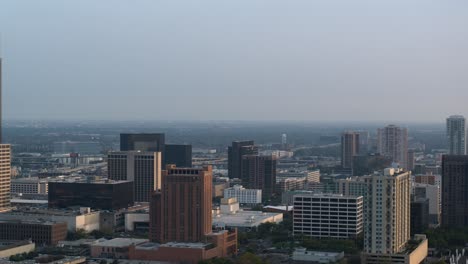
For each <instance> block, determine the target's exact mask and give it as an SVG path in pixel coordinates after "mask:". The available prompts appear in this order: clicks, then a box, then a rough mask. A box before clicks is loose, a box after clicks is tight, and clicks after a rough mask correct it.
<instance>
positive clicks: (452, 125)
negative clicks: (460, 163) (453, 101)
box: [447, 115, 466, 155]
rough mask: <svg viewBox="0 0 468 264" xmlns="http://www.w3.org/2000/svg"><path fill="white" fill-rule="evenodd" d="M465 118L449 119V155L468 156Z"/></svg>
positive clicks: (456, 116)
mask: <svg viewBox="0 0 468 264" xmlns="http://www.w3.org/2000/svg"><path fill="white" fill-rule="evenodd" d="M465 122H466V120H465V117H463V116H461V115H453V116H450V117H448V118H447V143H448V154H449V155H465V154H466V127H465Z"/></svg>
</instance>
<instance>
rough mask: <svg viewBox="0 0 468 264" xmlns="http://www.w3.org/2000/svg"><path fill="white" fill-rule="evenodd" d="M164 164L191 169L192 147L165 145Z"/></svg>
mask: <svg viewBox="0 0 468 264" xmlns="http://www.w3.org/2000/svg"><path fill="white" fill-rule="evenodd" d="M165 154H166V157H165V159H166V164H175V165H176V166H177V167H179V168H190V167H192V145H176V144H166V153H165Z"/></svg>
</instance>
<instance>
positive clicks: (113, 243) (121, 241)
mask: <svg viewBox="0 0 468 264" xmlns="http://www.w3.org/2000/svg"><path fill="white" fill-rule="evenodd" d="M146 242H148V239H137V238H114V239H111V240H106V241H101V242H98V243H96V244H94V245H95V246H101V247H128V246H130V245H140V244H143V243H146Z"/></svg>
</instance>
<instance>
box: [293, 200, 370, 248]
mask: <svg viewBox="0 0 468 264" xmlns="http://www.w3.org/2000/svg"><path fill="white" fill-rule="evenodd" d="M363 203H364V200H363V197H362V196H344V195H336V194H298V195H295V196H294V213H293V226H294V228H293V231H294V235H305V236H310V237H316V238H335V239H346V238H356V237H357V236H358V235H359V234H361V233H362V231H363V206H364V204H363Z"/></svg>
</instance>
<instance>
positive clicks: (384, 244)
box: [364, 168, 411, 254]
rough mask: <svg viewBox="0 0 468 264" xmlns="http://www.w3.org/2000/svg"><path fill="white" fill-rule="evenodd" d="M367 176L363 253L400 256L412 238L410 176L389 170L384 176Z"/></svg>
mask: <svg viewBox="0 0 468 264" xmlns="http://www.w3.org/2000/svg"><path fill="white" fill-rule="evenodd" d="M364 177H365V180H366V182H367V183H368V195H367V198H366V203H365V204H364V219H365V223H364V226H365V229H364V252H366V253H368V254H395V253H400V252H402V251H403V250H404V249H405V246H406V244H407V242H408V240H409V239H410V202H411V182H410V177H411V173H410V172H404V171H402V170H401V169H395V168H387V169H385V170H384V173H383V174H382V173H377V174H373V175H369V176H364Z"/></svg>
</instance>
